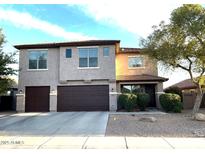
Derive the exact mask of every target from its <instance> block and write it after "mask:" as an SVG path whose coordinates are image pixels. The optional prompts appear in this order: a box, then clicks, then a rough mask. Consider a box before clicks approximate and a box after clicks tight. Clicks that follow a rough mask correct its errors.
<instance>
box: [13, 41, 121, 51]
mask: <svg viewBox="0 0 205 154" xmlns="http://www.w3.org/2000/svg"><path fill="white" fill-rule="evenodd" d="M116 43H120V40H85V41H73V42H58V43H39V44H22V45H15V46H14V47H15V48H17V49H31V48H32V49H38V48H59V47H63V46H90V45H114V44H116Z"/></svg>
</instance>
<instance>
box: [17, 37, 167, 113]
mask: <svg viewBox="0 0 205 154" xmlns="http://www.w3.org/2000/svg"><path fill="white" fill-rule="evenodd" d="M15 47H16V48H17V49H19V83H18V84H19V87H18V89H19V94H17V107H16V108H17V111H19V112H48V111H59V112H60V111H109V110H110V111H116V110H117V94H118V93H119V92H123V91H127V92H132V91H133V90H137V91H140V92H148V93H149V94H150V95H151V98H152V99H151V100H152V101H151V102H150V106H154V107H159V105H158V99H157V98H158V94H159V92H162V90H163V86H162V85H163V84H162V82H163V81H166V80H167V79H165V78H161V77H158V76H157V65H156V62H154V61H152V60H150V59H149V58H148V57H147V56H146V55H143V54H142V53H141V52H140V50H139V49H133V48H120V41H119V40H89V41H78V42H62V43H44V44H26V45H16V46H15Z"/></svg>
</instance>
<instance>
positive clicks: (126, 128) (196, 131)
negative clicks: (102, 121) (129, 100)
mask: <svg viewBox="0 0 205 154" xmlns="http://www.w3.org/2000/svg"><path fill="white" fill-rule="evenodd" d="M201 112H202V113H204V114H205V110H203V111H201ZM190 113H191V111H190ZM190 113H189V112H184V113H179V114H174V113H170V114H165V115H160V114H158V115H154V114H153V115H152V114H151V115H134V116H133V115H119V114H118V115H110V116H109V121H108V125H107V130H106V136H143V137H148V136H149V137H162V136H164V137H205V122H201V121H194V120H192V119H191V117H190ZM142 117H155V118H156V120H157V121H155V122H145V121H139V119H140V118H142Z"/></svg>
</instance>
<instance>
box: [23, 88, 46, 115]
mask: <svg viewBox="0 0 205 154" xmlns="http://www.w3.org/2000/svg"><path fill="white" fill-rule="evenodd" d="M49 92H50V87H49V86H46V87H26V100H25V111H26V112H48V111H49Z"/></svg>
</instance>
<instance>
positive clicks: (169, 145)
mask: <svg viewBox="0 0 205 154" xmlns="http://www.w3.org/2000/svg"><path fill="white" fill-rule="evenodd" d="M162 139H163V140H164V141H165V142H167V144H169V146H170V147H171V148H172V149H175V147H174V146H173V145H171V143H169V142H168V141H167V140H166V139H165V138H164V137H162Z"/></svg>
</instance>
